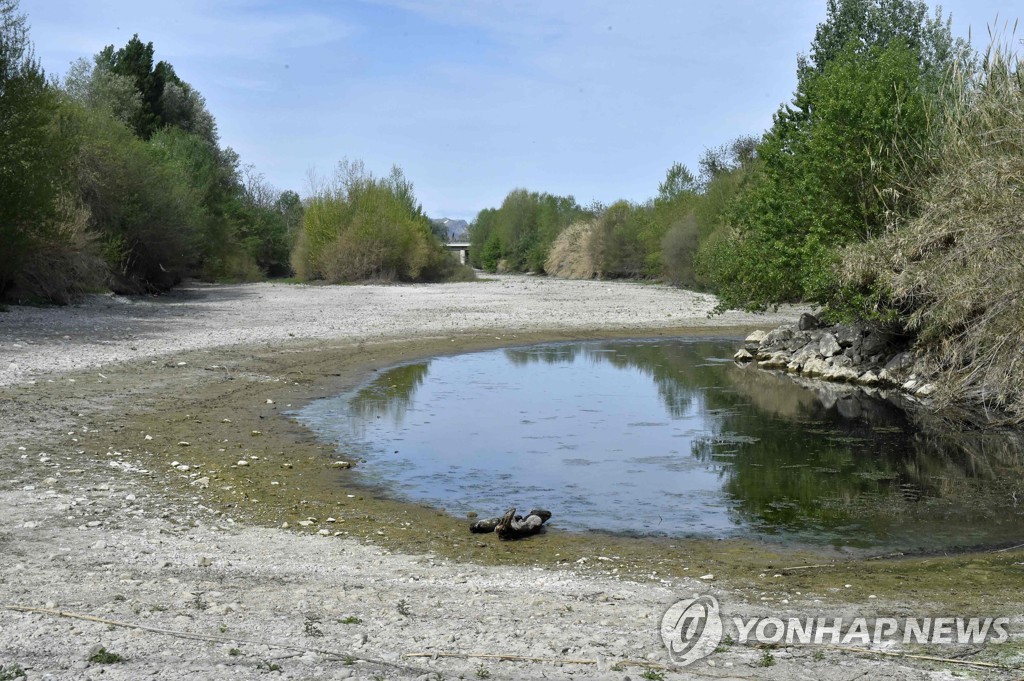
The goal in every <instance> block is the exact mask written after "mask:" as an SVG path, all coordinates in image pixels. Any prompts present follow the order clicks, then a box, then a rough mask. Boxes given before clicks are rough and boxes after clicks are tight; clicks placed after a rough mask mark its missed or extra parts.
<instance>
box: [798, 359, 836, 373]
mask: <svg viewBox="0 0 1024 681" xmlns="http://www.w3.org/2000/svg"><path fill="white" fill-rule="evenodd" d="M828 369H829V366H828V364H825V360H823V359H821V358H820V357H811V358H810V359H809V360H807V361H806V362H804V365H803V367H802V371H803V374H804V376H808V377H814V376H821V375H822V374H824V373H825V372H826V371H828Z"/></svg>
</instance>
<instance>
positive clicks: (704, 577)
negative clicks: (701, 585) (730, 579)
mask: <svg viewBox="0 0 1024 681" xmlns="http://www.w3.org/2000/svg"><path fill="white" fill-rule="evenodd" d="M700 578H701V579H703V580H707V581H710V580H712V579H714V578H715V576H714V575H713V574H706V575H701V576H700Z"/></svg>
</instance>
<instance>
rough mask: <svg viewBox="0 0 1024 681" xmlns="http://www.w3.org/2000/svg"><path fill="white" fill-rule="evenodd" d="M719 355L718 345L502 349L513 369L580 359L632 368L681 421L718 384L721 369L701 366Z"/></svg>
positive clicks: (617, 344)
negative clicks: (650, 382)
mask: <svg viewBox="0 0 1024 681" xmlns="http://www.w3.org/2000/svg"><path fill="white" fill-rule="evenodd" d="M716 354H721V345H720V344H717V343H678V342H677V343H671V344H660V343H642V342H634V343H631V344H626V343H622V342H608V343H572V344H559V345H542V346H538V347H533V348H512V349H508V350H505V356H506V357H507V358H508V360H509V362H511V363H512V364H514V365H516V366H525V365H528V364H533V363H544V364H571V363H572V362H574V361H576V360H577V359H578V358H579V357H580V356H583V357H585V358H586V359H588V360H589V361H590V362H592V363H595V364H596V363H598V362H608V363H609V364H611V365H612V366H614V367H616V368H618V369H632V370H634V371H637V372H638V373H640V374H642V375H644V376H648V377H650V378H651V379H652V380H653V381H654V384H655V385H656V386H657V388H658V394H659V395H660V396H661V399H662V401H663V402H664V404H665V408H666V409H667V410H668V412H669V414H671V415H672V416H673V417H674V418H682V417H683V416H686V414H687V413H688V412H689V411H690V410H691V408H692V407H693V405H694V401H695V400H699V399H700V396H701V395H702V394H703V393H704V391H705V390H706V389H707V388H708V387H709V386H711V387H714V386H715V385H716V382H720V381H721V379H720V377H718V373H719V371H720V369H719V368H718V367H715V366H713V365H707V364H705V363H704V358H705V357H710V356H714V355H716Z"/></svg>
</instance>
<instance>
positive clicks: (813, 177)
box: [713, 0, 960, 308]
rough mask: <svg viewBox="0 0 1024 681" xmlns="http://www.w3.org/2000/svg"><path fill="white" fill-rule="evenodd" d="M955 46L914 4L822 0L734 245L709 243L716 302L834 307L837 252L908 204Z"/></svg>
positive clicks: (743, 206)
mask: <svg viewBox="0 0 1024 681" xmlns="http://www.w3.org/2000/svg"><path fill="white" fill-rule="evenodd" d="M958 50H959V47H958V46H957V43H955V41H954V40H953V39H952V36H951V34H950V31H949V24H948V22H944V21H942V20H941V16H940V15H936V17H935V18H934V19H929V18H928V15H927V8H926V6H925V5H924V4H923V3H921V2H914V1H911V0H831V1H830V2H829V4H828V17H827V19H826V21H825V23H824V24H822V25H821V26H819V27H818V31H817V33H816V37H815V41H814V43H813V44H812V46H811V56H810V58H809V59H801V60H800V63H799V68H798V85H797V91H796V94H795V95H794V98H793V101H792V103H791V104H788V105H784V106H783V107H781V108H780V109H779V111H778V113H776V115H775V121H774V125H773V126H772V128H771V130H769V131H768V132H767V133H766V134H765V136H764V138H763V140H762V141H761V143H760V145H758V147H757V152H756V156H757V158H758V166H759V168H760V170H759V173H758V180H757V182H756V183H755V184H754V186H753V187H752V188H751V189H750V190H749V191H747V192H745V193H744V194H743V195H742V196H741V198H740V200H739V202H738V204H737V205H736V208H735V211H734V213H733V224H734V227H735V230H734V232H733V233H732V238H733V240H734V243H730V244H720V245H722V246H723V247H724V248H725V249H726V250H721V251H719V256H720V257H718V258H717V265H718V267H717V268H716V271H715V272H714V273H713V276H714V277H715V282H716V285H717V288H718V290H719V293H720V294H721V295H722V297H723V301H724V303H725V304H726V305H729V306H743V307H749V308H763V307H765V306H766V305H770V304H773V303H779V302H783V301H787V300H796V299H808V300H813V301H817V302H820V303H826V304H827V303H833V304H839V302H840V301H841V299H842V294H841V292H840V289H839V287H838V285H837V283H836V282H837V279H836V277H835V274H834V268H835V264H836V261H837V257H838V256H837V253H838V249H839V248H840V247H842V246H844V245H846V244H848V243H850V242H852V241H856V240H863V239H867V238H870V237H872V236H874V235H877V234H879V233H880V232H881V231H882V230H883V229H884V228H885V227H886V225H887V224H888V222H889V221H892V220H894V219H897V220H898V219H904V218H905V217H907V216H910V215H912V214H913V213H914V211H915V209H916V206H915V204H914V201H913V197H914V196H915V195H916V194H915V193H914V191H913V190H914V188H915V187H917V186H919V185H920V184H921V183H922V182H923V178H924V177H925V176H926V175H927V173H928V172H929V168H928V166H927V158H928V154H927V153H925V149H926V147H927V146H928V145H929V144H930V143H931V137H930V136H931V134H932V131H931V130H930V129H929V125H928V120H929V112H930V110H933V109H934V107H935V106H936V105H937V102H938V100H939V97H940V92H941V78H940V75H939V74H940V73H941V72H942V70H943V69H945V68H946V67H948V66H949V65H950V64H951V61H952V60H954V59H956V58H958V57H957V55H959V54H960V52H959V51H958ZM723 255H726V256H727V257H728V258H729V259H732V260H733V262H731V263H729V266H723V265H725V263H724V262H723V261H722V260H721V256H723Z"/></svg>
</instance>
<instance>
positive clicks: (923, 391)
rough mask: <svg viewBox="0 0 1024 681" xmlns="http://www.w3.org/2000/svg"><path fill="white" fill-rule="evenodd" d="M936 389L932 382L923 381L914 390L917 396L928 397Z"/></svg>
mask: <svg viewBox="0 0 1024 681" xmlns="http://www.w3.org/2000/svg"><path fill="white" fill-rule="evenodd" d="M936 390H937V388H936V387H935V384H934V383H925V384H924V385H922V386H920V387H919V388H918V389H917V390H915V391H914V394H915V395H917V396H918V397H928V396H929V395H931V394H932V393H934V392H935V391H936Z"/></svg>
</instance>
